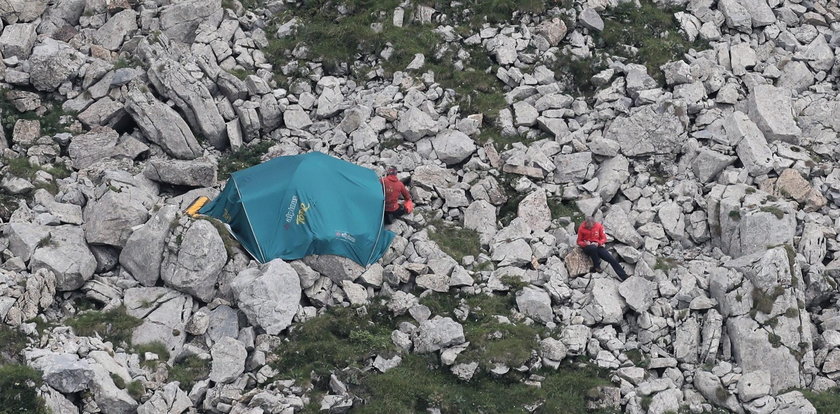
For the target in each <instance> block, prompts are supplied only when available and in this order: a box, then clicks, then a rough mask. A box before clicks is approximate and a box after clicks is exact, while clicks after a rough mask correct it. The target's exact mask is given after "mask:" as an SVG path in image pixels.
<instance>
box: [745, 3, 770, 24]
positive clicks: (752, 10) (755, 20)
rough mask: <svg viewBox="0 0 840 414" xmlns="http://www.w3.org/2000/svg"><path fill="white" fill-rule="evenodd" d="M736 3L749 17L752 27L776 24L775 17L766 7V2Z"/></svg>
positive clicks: (768, 7)
mask: <svg viewBox="0 0 840 414" xmlns="http://www.w3.org/2000/svg"><path fill="white" fill-rule="evenodd" d="M738 3H739V4H741V6H743V7H744V9H746V10H747V13H749V15H750V19H751V21H752V26H753V27H763V26H767V25H771V24H773V23H776V15H775V14H773V10H772V9H771V8H770V6H768V5H767V1H766V0H738Z"/></svg>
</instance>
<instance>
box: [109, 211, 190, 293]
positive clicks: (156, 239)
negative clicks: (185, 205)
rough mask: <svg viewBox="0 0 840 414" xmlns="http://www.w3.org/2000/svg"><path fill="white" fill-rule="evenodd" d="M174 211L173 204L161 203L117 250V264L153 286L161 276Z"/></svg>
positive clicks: (147, 284)
mask: <svg viewBox="0 0 840 414" xmlns="http://www.w3.org/2000/svg"><path fill="white" fill-rule="evenodd" d="M177 212H178V208H177V207H176V206H173V205H167V206H163V207H162V208H161V209H160V210H158V211H157V213H155V214H154V215H153V216H152V217H151V218H150V219H149V221H147V222H146V224H144V225H143V226H142V227H141V228H139V229H137V230H135V231H134V232H132V233H131V236H129V238H128V240H126V243H125V247H123V249H122V251H121V252H120V258H119V261H120V265H122V266H123V268H124V269H125V270H127V271H128V272H129V273H130V274H131V275H132V276H133V277H134V279H136V280H137V281H138V282H140V283H141V284H142V285H143V286H147V287H150V286H154V285H155V284H156V283H157V281H158V279H160V265H161V262H162V261H163V251H164V249H165V248H166V238H167V236H169V231H170V228H171V226H172V223H173V222H174V221H175V216H176V214H177Z"/></svg>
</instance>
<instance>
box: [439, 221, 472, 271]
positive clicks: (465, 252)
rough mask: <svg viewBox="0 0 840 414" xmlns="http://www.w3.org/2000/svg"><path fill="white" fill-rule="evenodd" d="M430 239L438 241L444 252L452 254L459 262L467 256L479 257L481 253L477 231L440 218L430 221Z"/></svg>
mask: <svg viewBox="0 0 840 414" xmlns="http://www.w3.org/2000/svg"><path fill="white" fill-rule="evenodd" d="M429 239H431V240H432V241H434V242H435V243H437V245H438V246H439V247H440V249H441V250H443V251H444V253H446V254H448V255H450V256H452V258H454V259H455V260H457V261H458V262H459V263H460V262H461V261H462V260H463V259H464V257H465V256H473V257H478V255H479V254H480V253H481V241H480V240H479V237H478V232H477V231H475V230H472V229H465V228H463V227H459V226H457V225H454V224H449V223H446V222H444V221H443V220H440V219H437V220H432V221H431V222H430V223H429Z"/></svg>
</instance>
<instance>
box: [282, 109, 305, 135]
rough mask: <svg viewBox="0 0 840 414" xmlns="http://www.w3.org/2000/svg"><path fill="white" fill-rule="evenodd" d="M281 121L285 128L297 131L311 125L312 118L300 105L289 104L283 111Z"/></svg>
mask: <svg viewBox="0 0 840 414" xmlns="http://www.w3.org/2000/svg"><path fill="white" fill-rule="evenodd" d="M283 123H284V124H286V128H289V129H291V130H294V131H299V130H302V129H306V128H307V127H309V126H310V125H312V120H311V119H309V114H307V113H306V111H304V110H303V108H301V107H300V105H291V106H289V108H288V109H286V111H285V112H283Z"/></svg>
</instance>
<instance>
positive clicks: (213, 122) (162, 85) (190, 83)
mask: <svg viewBox="0 0 840 414" xmlns="http://www.w3.org/2000/svg"><path fill="white" fill-rule="evenodd" d="M148 76H149V81H151V83H152V85H154V86H155V89H156V90H157V91H158V92H159V93H160V94H161V95H162V96H164V97H166V98H168V99H171V100H172V101H173V102H175V105H177V106H178V109H180V111H181V113H183V114H184V116H185V117H186V118H187V121H188V122H189V124H190V125H192V126H193V128H194V129H195V130H196V131H198V132H199V133H201V135H203V136H204V137H205V138H207V140H208V141H209V142H210V144H212V145H213V146H214V147H215V148H216V149H223V148H225V147H226V146H227V145H228V139H227V129H226V127H225V120H224V119H223V118H222V115H221V113H220V112H219V108H218V106H216V103H215V101H214V100H213V95H211V94H210V91H209V90H208V89H207V87H206V86H205V85H204V83H202V82H201V81H200V80H198V79H196V78H195V77H194V76H193V75H192V74H190V73H189V72H188V71H187V69H186V68H185V67H184V66H182V65H181V64H180V63H178V62H176V61H174V60H171V59H167V58H162V59H157V60H155V61H153V62H152V63H151V65H150V66H149V71H148Z"/></svg>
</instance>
